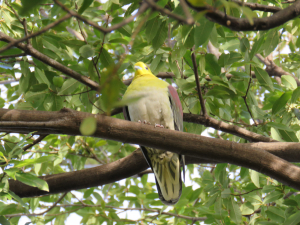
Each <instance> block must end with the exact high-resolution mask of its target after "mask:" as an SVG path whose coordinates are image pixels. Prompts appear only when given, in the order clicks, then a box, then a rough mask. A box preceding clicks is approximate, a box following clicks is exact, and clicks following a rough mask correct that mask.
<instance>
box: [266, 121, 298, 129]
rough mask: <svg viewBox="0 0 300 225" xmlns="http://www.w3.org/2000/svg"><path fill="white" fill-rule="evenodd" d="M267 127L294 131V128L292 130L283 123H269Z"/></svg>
mask: <svg viewBox="0 0 300 225" xmlns="http://www.w3.org/2000/svg"><path fill="white" fill-rule="evenodd" d="M267 125H268V126H269V127H274V128H277V129H281V130H287V131H294V130H293V129H292V128H290V127H288V126H286V125H284V124H282V123H275V122H269V123H267Z"/></svg>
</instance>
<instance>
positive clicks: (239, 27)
mask: <svg viewBox="0 0 300 225" xmlns="http://www.w3.org/2000/svg"><path fill="white" fill-rule="evenodd" d="M193 8H194V9H196V10H197V11H207V13H206V17H207V18H208V19H210V20H212V21H213V22H216V23H218V24H221V25H223V26H225V27H228V28H230V29H231V30H236V31H257V30H269V29H271V28H274V27H278V26H280V25H282V24H284V23H286V22H287V21H289V20H291V19H294V18H296V17H297V16H299V15H300V1H296V2H295V3H294V4H293V5H291V6H289V7H287V8H285V9H283V10H281V11H279V12H277V13H274V14H273V15H272V16H269V17H264V18H254V19H253V24H251V23H250V21H249V20H248V19H247V18H236V17H233V16H229V15H227V14H226V13H224V12H222V11H220V10H217V9H215V8H213V7H211V6H209V7H200V8H195V7H193Z"/></svg>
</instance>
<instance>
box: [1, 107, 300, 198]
mask: <svg viewBox="0 0 300 225" xmlns="http://www.w3.org/2000/svg"><path fill="white" fill-rule="evenodd" d="M91 116H93V117H95V118H96V119H97V130H96V132H95V133H94V135H93V136H94V137H98V138H105V139H111V140H115V141H121V142H124V143H135V144H140V145H144V146H148V147H152V148H159V149H162V150H166V151H172V152H176V153H178V154H184V155H186V156H190V157H192V158H196V157H198V158H201V159H205V160H207V161H214V162H221V161H222V162H227V163H231V164H235V165H238V166H243V167H247V168H250V169H253V170H256V171H259V172H261V173H264V174H266V175H268V176H270V177H272V178H274V179H276V180H278V181H280V182H282V183H284V184H286V185H288V186H290V187H293V188H295V189H298V190H300V168H299V167H297V166H295V165H293V164H291V163H289V162H287V161H285V160H284V159H287V160H290V161H295V160H298V161H300V151H299V149H300V143H281V142H276V143H255V144H252V143H250V144H249V143H248V144H240V143H234V142H230V141H225V140H220V139H213V138H208V137H202V136H200V135H195V134H189V133H183V132H179V131H174V130H167V129H157V128H155V127H153V126H149V125H145V124H140V123H134V122H129V121H125V120H119V119H115V118H111V117H107V116H103V115H92V114H89V113H84V112H78V111H74V110H70V109H65V108H64V109H62V110H61V111H59V112H44V111H26V110H8V109H1V110H0V131H2V132H14V133H23V132H26V133H28V132H32V131H37V133H40V134H49V133H52V134H68V135H81V134H80V131H79V127H80V124H81V122H82V121H83V120H84V119H85V118H87V117H91ZM183 140H184V141H183ZM199 146H201V147H199ZM265 150H267V151H269V152H267V151H265ZM271 153H272V154H271ZM275 155H277V156H279V157H281V158H279V157H277V156H275ZM130 157H133V158H134V160H129V159H128V158H130ZM141 157H142V155H141ZM137 158H138V155H137V153H136V152H135V153H133V154H132V155H130V156H128V157H125V158H123V159H120V160H118V161H116V162H113V163H110V164H107V165H103V167H97V169H95V170H93V169H94V168H92V169H90V170H89V172H88V174H87V173H86V170H82V171H77V172H71V174H72V175H71V176H66V175H67V174H68V173H64V174H58V175H50V176H47V177H44V178H43V179H45V180H46V181H47V182H48V184H49V187H50V193H58V192H65V191H68V190H74V189H80V188H85V187H87V186H89V187H91V186H99V185H102V184H106V183H111V182H115V181H117V180H120V179H123V178H125V177H129V176H133V175H135V174H137V173H139V172H141V171H143V170H145V169H146V168H147V167H148V166H147V164H145V161H144V160H142V159H141V158H139V159H138V160H137V161H136V159H137ZM187 158H188V157H187ZM201 159H200V160H201ZM124 160H125V161H124ZM124 164H125V165H124ZM137 165H138V168H137V167H136V166H137ZM99 168H100V171H99ZM120 169H121V170H120ZM92 171H93V172H92ZM96 171H97V172H96ZM75 174H76V175H75ZM61 178H63V179H61ZM59 180H60V181H61V182H63V185H62V183H60V182H59ZM78 180H80V182H78ZM16 182H17V181H11V185H10V187H11V188H12V189H11V190H12V191H14V192H16V194H18V195H19V194H20V196H22V197H25V196H27V197H29V196H36V195H39V194H46V193H48V192H43V191H40V190H38V189H37V188H36V189H34V188H32V187H29V188H25V187H24V185H20V183H18V182H17V183H16ZM58 184H59V185H58ZM53 185H54V186H55V187H56V188H53ZM21 186H22V188H20V187H21ZM25 186H26V185H25ZM33 190H35V191H33ZM28 192H29V193H30V194H29V193H28ZM26 193H27V194H26Z"/></svg>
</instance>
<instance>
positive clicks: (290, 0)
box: [281, 0, 296, 4]
mask: <svg viewBox="0 0 300 225" xmlns="http://www.w3.org/2000/svg"><path fill="white" fill-rule="evenodd" d="M295 2H296V1H294V0H289V1H285V2H281V4H287V3H295Z"/></svg>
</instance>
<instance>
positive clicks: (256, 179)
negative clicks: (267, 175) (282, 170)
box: [249, 170, 260, 188]
mask: <svg viewBox="0 0 300 225" xmlns="http://www.w3.org/2000/svg"><path fill="white" fill-rule="evenodd" d="M249 174H250V178H251V180H252V182H253V183H254V185H255V186H256V187H258V188H259V187H260V183H259V172H257V171H255V170H249Z"/></svg>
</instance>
